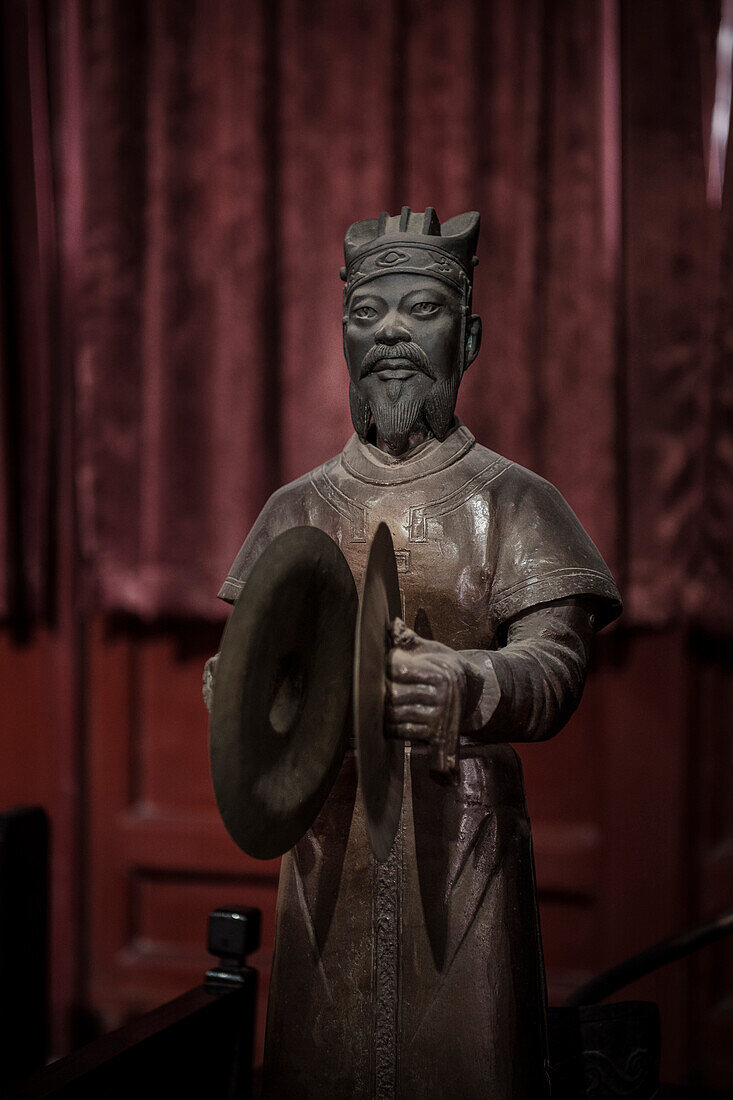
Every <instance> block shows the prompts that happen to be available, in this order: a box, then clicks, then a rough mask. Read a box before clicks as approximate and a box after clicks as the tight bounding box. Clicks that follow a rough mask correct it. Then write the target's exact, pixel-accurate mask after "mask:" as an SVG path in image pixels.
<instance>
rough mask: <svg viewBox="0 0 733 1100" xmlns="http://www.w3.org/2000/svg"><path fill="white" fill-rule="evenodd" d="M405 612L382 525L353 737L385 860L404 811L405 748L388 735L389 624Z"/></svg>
mask: <svg viewBox="0 0 733 1100" xmlns="http://www.w3.org/2000/svg"><path fill="white" fill-rule="evenodd" d="M401 614H402V606H401V603H400V588H399V582H398V580H397V562H396V561H395V555H394V546H393V544H392V536H391V535H390V533H389V528H388V527H387V525H386V523H380V524H379V527H378V528H377V532H376V534H375V536H374V540H373V542H372V545H371V547H370V549H369V557H368V559H367V566H366V570H365V572H364V577H363V579H362V582H361V591H360V593H359V613H358V616H357V620H356V644H355V647H354V737H355V740H356V760H357V767H358V774H359V785H360V788H361V797H362V799H363V800H364V813H365V815H366V825H367V833H368V834H369V843H370V844H371V847H372V851H373V853H374V855H375V857H376V859H378V860H379V861H380V862H383V861H384V860H385V859H386V858H387V856H388V855H389V853H390V850H391V848H392V845H393V843H394V838H395V835H396V833H397V827H398V825H399V822H400V813H401V812H402V784H403V781H404V774H405V747H404V744H402V742H399V741H394V740H392V739H388V738H386V737H385V736H384V702H385V695H386V690H387V654H388V653H389V650H390V648H391V645H392V642H391V632H390V627H391V625H392V623H393V622H394V620H395V619H396V618H398V616H400V615H401Z"/></svg>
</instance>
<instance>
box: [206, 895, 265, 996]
mask: <svg viewBox="0 0 733 1100" xmlns="http://www.w3.org/2000/svg"><path fill="white" fill-rule="evenodd" d="M259 946H260V911H259V909H250V908H249V907H248V906H237V905H233V906H229V907H227V908H224V909H215V910H214V911H213V913H211V914H210V915H209V934H208V949H209V952H210V954H212V955H215V956H216V957H217V958H218V959H219V962H218V964H217V965H216V966H214V967H212V968H211V970H207V972H206V984H207V985H208V986H217V985H219V986H220V985H243V984H244V983H245V982H246V981H247V980H248V976H249V975H250V973H251V970H250V968H249V967H248V966H247V957H248V956H249V955H251V954H252V953H253V952H254V951H256V950H257V948H258V947H259Z"/></svg>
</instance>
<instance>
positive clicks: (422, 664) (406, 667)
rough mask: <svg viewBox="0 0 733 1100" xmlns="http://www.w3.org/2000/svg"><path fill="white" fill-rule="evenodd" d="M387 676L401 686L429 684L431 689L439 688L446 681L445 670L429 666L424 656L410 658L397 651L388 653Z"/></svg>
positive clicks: (408, 655)
mask: <svg viewBox="0 0 733 1100" xmlns="http://www.w3.org/2000/svg"><path fill="white" fill-rule="evenodd" d="M387 676H388V677H389V678H390V679H391V680H394V681H396V682H397V683H401V684H429V685H431V686H433V687H439V686H440V685H441V684H443V683H445V679H446V673H445V669H440V668H437V667H435V666H433V665H431V664H430V662H429V661H427V660H426V659H425V657H424V656H421V657H412V656H411V655H410V654H407V653H403V652H402V651H401V650H399V649H393V650H392V651H391V652H390V655H389V658H388V662H387Z"/></svg>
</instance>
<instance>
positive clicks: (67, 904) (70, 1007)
mask: <svg viewBox="0 0 733 1100" xmlns="http://www.w3.org/2000/svg"><path fill="white" fill-rule="evenodd" d="M77 670H78V653H77V652H76V647H75V645H74V640H73V638H72V637H71V635H70V632H69V631H67V630H61V629H60V630H57V631H50V630H45V629H44V630H38V631H37V632H36V634H35V635H34V636H33V637H32V638H31V639H30V640H29V641H28V642H27V643H25V644H22V645H21V644H16V643H15V642H14V641H13V639H12V637H11V636H10V634H9V632H7V631H0V700H2V702H1V703H0V708H1V713H2V723H1V725H0V731H1V732H0V807H2V808H3V809H9V808H10V807H12V806H18V805H38V806H42V807H43V808H44V809H45V811H46V813H47V814H48V816H49V819H50V821H51V906H52V922H51V959H52V971H51V974H50V976H49V978H50V981H49V985H50V994H51V1043H52V1049H53V1051H54V1052H57V1053H65V1052H66V1051H67V1050H68V1049H69V1048H70V1046H71V1044H72V1042H73V1035H74V1030H75V1015H76V1011H77V1009H78V996H79V973H78V967H79V955H78V942H79V938H80V933H81V929H80V927H79V904H80V894H81V890H82V883H81V877H82V872H83V867H82V866H81V863H80V856H81V852H80V849H79V831H80V825H81V823H80V799H79V775H78V771H77V761H78V751H79V750H78V746H79V743H80V731H79V728H78V724H77V718H78V715H77V713H76V698H75V685H76V677H77Z"/></svg>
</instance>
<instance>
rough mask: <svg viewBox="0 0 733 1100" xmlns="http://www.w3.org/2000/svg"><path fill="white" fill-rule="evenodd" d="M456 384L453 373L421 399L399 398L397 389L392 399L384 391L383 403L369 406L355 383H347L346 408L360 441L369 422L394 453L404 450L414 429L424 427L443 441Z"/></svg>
mask: <svg viewBox="0 0 733 1100" xmlns="http://www.w3.org/2000/svg"><path fill="white" fill-rule="evenodd" d="M460 381H461V379H460V374H459V372H458V371H456V372H455V374H453V375H451V376H450V377H448V378H444V379H443V380H442V381H440V382H436V383H435V385H434V386H433V387H432V388H431V390H430V392H429V393H428V394H427V395H426V396H425V397H423V398H419V399H417V400H415V399H412V400H411V399H409V398H402V397H401V396H400V394H401V391H402V386H400V387H399V393H397V395H396V396H395V399H394V400H392V399H391V395H390V393H389V392H387V393H386V396H385V400H380V401H375V402H373V403H372V402H370V401H368V400H367V399H366V398H365V397H363V396H362V395H361V393H360V391H359V385H358V383H356V382H353V381H352V382H350V383H349V408H350V410H351V421H352V423H353V425H354V429H355V431H356V433H357V435H358V436H359V438H360V439H361V440H362V441H364V440H366V438H367V433H368V431H369V428H370V426H371V424H372V421H373V422H374V425H375V427H376V429H377V432H378V433H379V435H380V436H381V437H382V439H383V440H384V441H385V443H386V444H387V446H388V448H389V449H390V451H393V452H394V453H396V454H400V453H402V452H404V450H406V448H407V441H408V440H409V437H410V434H411V432H413V431H415V429H416V428H418V427H425V428H427V429H428V430H429V431H430V432H432V434H433V435H434V436H436V438H437V439H440V440H443V439H445V437H446V436H447V434H448V432H449V431H450V429H451V425H452V424H453V414H454V412H455V408H456V401H457V399H458V387H459V385H460ZM385 389H387V388H386V387H385Z"/></svg>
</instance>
